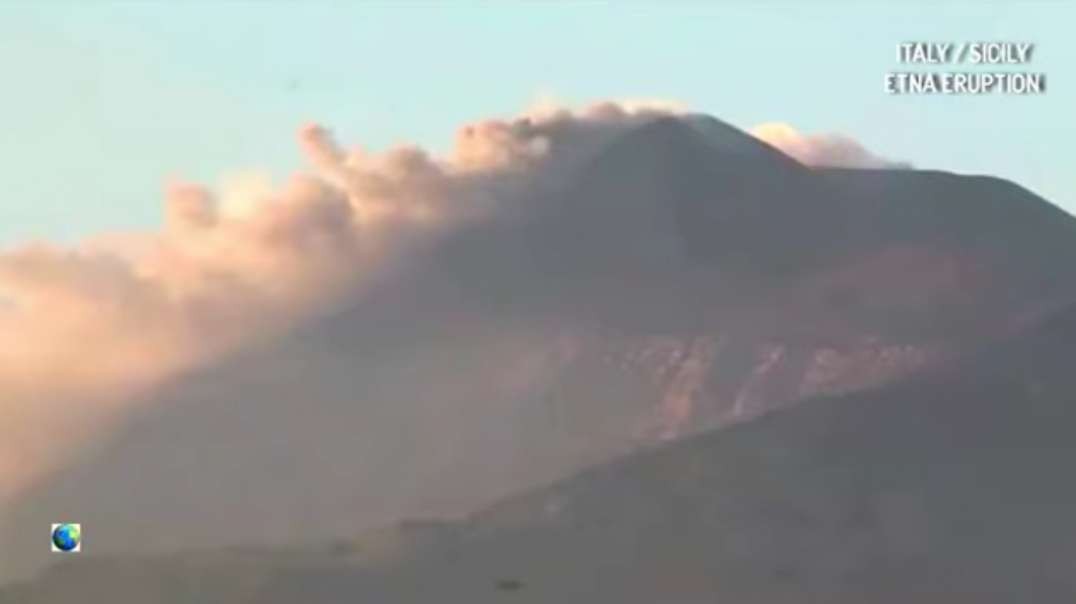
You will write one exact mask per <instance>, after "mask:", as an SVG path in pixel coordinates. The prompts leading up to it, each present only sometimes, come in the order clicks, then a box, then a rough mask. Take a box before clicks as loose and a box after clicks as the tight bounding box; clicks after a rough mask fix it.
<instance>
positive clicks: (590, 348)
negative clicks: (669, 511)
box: [0, 117, 1076, 582]
mask: <svg viewBox="0 0 1076 604" xmlns="http://www.w3.org/2000/svg"><path fill="white" fill-rule="evenodd" d="M550 149H551V151H550V152H551V153H552V154H553V155H556V154H557V153H558V150H557V149H558V148H557V145H556V141H554V142H553V144H552V145H551V147H550ZM573 165H574V164H573ZM577 168H578V169H577V170H576V171H574V172H573V176H572V177H571V178H570V179H568V182H566V183H564V186H563V188H558V189H557V190H555V191H551V190H545V189H540V188H537V189H535V190H528V192H527V197H526V199H523V200H514V199H508V200H504V201H505V203H504V205H505V206H506V207H508V208H509V210H506V211H504V212H503V213H500V214H496V215H495V216H493V217H491V218H490V219H489V220H485V221H482V222H479V223H476V224H471V225H469V226H468V227H467V228H466V229H463V230H461V231H459V232H456V231H453V233H452V234H451V235H450V236H447V237H446V239H445V240H441V241H439V242H438V243H437V245H436V246H435V248H434V249H433V250H432V252H431V253H429V254H428V255H426V256H423V257H422V258H417V259H415V261H414V263H413V264H412V265H409V266H408V267H407V270H406V271H401V273H400V274H395V273H394V276H393V278H394V279H395V281H394V282H393V283H391V284H390V286H387V287H379V288H377V289H376V290H375V291H373V292H372V293H370V294H369V296H368V297H366V298H364V299H362V300H359V301H356V302H355V303H354V305H353V306H351V307H349V308H345V309H344V310H342V311H341V312H340V313H338V314H335V315H332V316H329V317H327V318H321V319H319V320H317V321H315V322H313V323H309V324H303V325H300V326H299V327H298V328H297V329H296V330H295V331H294V332H292V333H289V334H287V335H286V336H284V337H282V338H279V339H274V340H272V341H269V342H267V343H264V345H262V346H260V347H258V348H255V349H248V350H245V351H242V352H241V353H240V354H238V355H237V356H235V357H232V358H229V359H226V360H225V361H223V362H220V363H216V364H214V365H212V366H209V367H205V368H202V369H199V370H198V371H196V372H194V373H192V374H190V375H184V376H180V377H177V378H176V379H175V380H174V381H172V382H170V383H168V384H163V385H161V386H160V387H159V388H157V389H155V390H153V391H152V392H148V393H146V394H145V399H146V400H145V401H144V402H143V404H142V405H140V406H138V409H139V411H138V412H135V413H131V414H130V415H128V416H126V417H125V418H124V422H123V423H122V424H121V425H118V426H117V428H116V431H115V432H114V433H113V434H111V435H110V438H109V439H108V440H107V441H106V442H102V443H100V444H99V446H98V447H97V448H95V449H93V450H90V451H86V452H85V453H84V455H82V456H81V457H80V458H77V459H74V460H72V463H71V465H70V466H69V467H66V468H63V469H61V470H60V471H58V472H57V473H56V474H54V475H52V476H49V477H47V478H46V479H45V480H43V481H42V482H41V483H40V484H38V485H36V486H35V487H34V488H33V489H31V490H29V491H27V492H26V493H24V494H22V496H21V498H20V500H19V501H16V502H14V503H13V504H12V505H11V506H10V508H9V509H7V508H5V509H0V582H3V581H6V580H9V579H10V578H14V577H27V576H29V575H31V574H32V573H33V572H35V571H37V570H39V569H41V568H42V567H44V566H45V565H46V564H48V563H49V562H51V558H50V557H49V552H48V551H47V550H46V549H45V548H43V547H42V541H41V535H42V534H43V531H44V529H43V528H42V527H47V526H48V525H49V523H51V522H55V521H56V520H57V519H58V518H64V519H71V520H76V521H79V522H81V523H83V524H84V525H85V529H86V535H87V550H88V551H89V550H91V549H92V551H93V552H95V553H108V554H118V555H128V554H145V553H161V552H170V551H179V550H189V549H203V548H216V547H221V546H231V545H263V546H282V547H289V546H291V545H293V544H295V543H309V542H315V543H316V542H323V541H326V540H330V539H333V538H335V537H337V536H339V535H348V536H350V535H354V534H357V533H359V532H361V531H363V530H365V529H367V528H369V527H371V526H382V525H385V524H391V523H392V522H395V521H397V520H399V519H400V518H403V517H412V516H457V515H462V514H467V513H470V512H472V511H474V510H475V509H479V508H481V507H484V506H485V505H488V504H489V503H491V502H493V501H496V500H499V499H500V498H502V497H504V496H506V495H509V494H511V493H515V492H519V491H521V490H524V489H528V488H531V487H533V486H535V485H538V484H548V483H550V482H551V481H553V480H555V479H558V478H562V477H565V476H570V475H572V474H574V473H576V472H578V471H580V470H582V469H583V468H586V467H589V466H592V465H595V464H599V463H603V462H605V461H609V460H611V459H614V458H616V457H618V456H620V455H623V454H625V453H628V452H632V451H636V450H639V449H640V448H646V447H651V446H654V445H656V444H658V443H660V442H664V441H667V440H671V439H676V438H680V437H683V436H685V435H690V434H694V433H697V432H700V431H704V430H707V429H710V428H713V427H715V426H722V425H727V424H728V423H730V422H736V421H743V420H746V419H749V418H752V417H756V416H758V415H760V414H762V413H765V412H768V411H770V410H773V409H776V408H780V407H784V406H787V405H790V404H792V403H795V402H797V401H800V400H803V399H806V398H811V397H815V396H818V395H828V394H836V393H847V392H853V391H858V390H862V389H865V388H873V387H877V386H879V385H881V384H884V383H887V382H889V381H891V380H894V379H900V378H901V377H903V376H906V375H908V374H910V373H913V372H915V371H918V370H920V369H922V368H923V367H928V366H931V365H933V364H935V363H937V362H939V361H941V360H944V359H946V358H950V357H952V356H957V355H960V354H963V353H964V352H966V351H967V350H969V349H974V348H975V347H976V346H978V345H979V344H980V343H981V342H982V341H984V340H987V339H989V338H991V337H996V336H997V335H998V334H1002V333H1010V332H1012V331H1014V330H1017V329H1019V328H1020V326H1021V325H1022V324H1023V322H1025V321H1026V320H1027V318H1028V317H1033V316H1035V315H1036V314H1037V313H1039V312H1041V310H1042V309H1043V308H1050V307H1052V306H1053V305H1055V304H1057V303H1059V302H1064V301H1067V300H1076V296H1074V294H1076V220H1074V219H1073V218H1072V217H1071V216H1068V215H1067V214H1065V213H1063V212H1061V211H1060V210H1058V209H1057V208H1055V207H1053V206H1051V205H1050V204H1049V203H1048V202H1046V201H1045V200H1043V199H1041V198H1039V197H1037V196H1035V195H1034V194H1032V193H1030V192H1029V191H1026V190H1024V189H1021V188H1020V187H1018V186H1016V185H1013V184H1011V183H1008V182H1006V181H1002V180H999V179H994V178H979V177H964V176H957V175H953V174H943V173H937V172H926V171H909V170H896V171H891V170H869V171H847V170H819V169H811V168H808V167H807V166H803V165H801V164H799V163H797V162H796V161H794V160H793V159H791V158H789V157H787V156H785V155H783V154H781V153H780V152H779V151H778V150H776V149H774V148H772V147H769V146H767V145H765V144H764V143H762V142H760V141H759V140H757V139H755V138H753V137H751V136H749V135H747V134H745V133H743V132H740V131H738V130H737V129H735V128H733V127H731V126H728V125H725V124H722V123H720V122H718V121H717V120H713V119H712V118H702V117H694V118H690V119H686V120H684V119H674V118H667V119H660V120H655V121H653V122H649V123H646V124H642V125H639V126H637V127H633V128H631V129H630V130H628V131H626V132H624V133H623V134H622V135H621V136H619V137H618V138H616V139H615V140H611V141H610V142H609V143H608V144H607V145H606V146H605V147H603V148H601V149H600V150H598V151H596V152H595V154H594V155H593V156H587V157H586V158H585V159H583V160H580V162H579V165H578V166H577ZM72 404H73V405H74V404H77V401H75V402H73V403H72ZM965 421H966V422H969V423H970V424H974V422H976V421H977V412H976V411H975V410H970V411H969V416H968V417H967V418H965ZM910 446H914V445H910ZM700 505H701V504H700Z"/></svg>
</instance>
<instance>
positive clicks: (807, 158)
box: [750, 122, 911, 168]
mask: <svg viewBox="0 0 1076 604" xmlns="http://www.w3.org/2000/svg"><path fill="white" fill-rule="evenodd" d="M750 132H751V134H752V135H754V136H755V137H756V138H758V139H759V140H762V141H764V142H766V143H769V144H770V145H773V146H774V147H777V148H778V149H780V150H781V151H782V152H784V153H785V154H786V155H789V156H791V157H793V158H794V159H796V160H797V161H799V162H800V163H803V164H806V165H808V166H815V167H834V168H909V167H911V166H910V165H908V164H907V163H903V162H894V161H890V160H888V159H885V158H883V157H878V156H877V155H874V154H873V153H871V152H870V151H868V150H867V149H865V148H864V147H863V145H860V144H859V143H858V142H856V141H854V140H852V139H851V138H848V137H847V136H844V135H841V134H802V133H800V132H799V131H798V130H796V129H795V128H793V127H792V126H790V125H788V124H785V123H781V122H769V123H766V124H761V125H759V126H755V127H754V128H752V129H751V131H750Z"/></svg>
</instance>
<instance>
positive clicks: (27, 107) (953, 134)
mask: <svg viewBox="0 0 1076 604" xmlns="http://www.w3.org/2000/svg"><path fill="white" fill-rule="evenodd" d="M864 4H865V5H864ZM939 5H940V6H939ZM1073 23H1076V3H1074V2H1065V1H1058V2H1046V3H1037V4H1033V3H1028V2H1016V1H1013V2H975V3H963V4H958V3H953V2H949V3H943V2H931V3H925V2H924V3H919V4H914V3H913V4H911V5H910V6H909V3H908V2H907V1H894V2H891V3H883V2H873V3H856V2H851V1H850V0H849V1H843V2H840V1H835V2H830V3H825V4H823V3H813V2H808V1H793V0H785V1H777V0H774V1H770V2H752V3H747V2H744V3H742V5H736V4H733V3H718V2H713V3H703V2H679V3H676V2H669V3H661V2H658V1H657V0H655V1H654V2H651V3H647V2H639V1H635V2H623V3H617V4H613V3H609V4H572V3H568V2H558V3H552V2H551V3H527V4H512V3H497V4H492V3H491V4H479V3H467V2H463V1H462V0H455V1H448V2H443V3H439V4H434V3H419V2H410V3H407V2H399V3H395V4H388V3H386V4H375V3H372V2H360V1H358V0H355V1H352V2H346V1H343V0H341V1H338V2H332V3H328V2H326V3H310V2H307V3H303V4H299V3H298V2H294V3H293V2H283V1H281V2H268V1H266V2H237V1H224V0H221V1H218V2H200V3H194V2H184V3H168V2H164V1H163V0H161V1H159V2H150V1H145V2H126V3H118V2H117V3H110V2H105V1H103V0H81V1H79V2H70V3H62V2H59V1H50V2H29V1H27V2H25V3H19V2H15V1H12V0H7V1H5V2H2V3H0V72H2V73H3V85H2V86H0V161H2V165H3V169H0V190H2V191H3V194H2V197H0V244H10V243H15V242H19V241H24V240H26V239H28V238H45V239H52V240H65V241H71V240H73V239H76V238H78V237H82V236H84V235H88V234H92V233H96V232H99V231H102V230H109V229H125V228H131V227H138V226H144V225H150V224H156V223H157V222H158V221H159V219H160V214H161V203H160V199H161V189H162V186H163V184H164V183H165V182H166V181H167V179H169V178H170V177H181V178H184V179H193V180H197V181H201V182H206V183H209V184H215V183H217V182H219V180H220V179H221V178H222V177H224V176H227V175H228V174H234V173H235V172H236V171H242V170H244V169H268V170H270V171H271V172H272V173H274V174H277V175H285V174H287V173H288V172H289V171H291V170H292V169H294V168H296V167H298V166H299V154H298V151H297V149H296V145H295V141H294V139H295V132H296V130H297V128H298V127H299V126H300V125H301V124H303V123H305V122H308V121H312V120H313V121H317V122H320V123H323V124H325V125H327V126H329V127H331V128H332V129H333V130H334V131H335V132H336V133H337V136H338V138H339V139H340V140H341V141H343V142H344V143H345V144H347V145H352V144H361V145H364V146H368V147H373V148H381V147H384V146H386V145H389V144H391V143H393V142H402V141H414V142H419V143H422V144H424V145H427V146H430V147H433V148H444V147H446V146H447V145H448V144H450V142H451V140H452V135H453V132H454V130H455V129H456V127H457V126H458V125H460V124H461V123H463V122H466V121H471V120H475V119H480V118H484V117H487V116H491V115H502V116H503V115H510V114H512V113H514V112H517V111H519V110H522V109H524V108H525V107H526V106H528V105H530V104H531V103H533V102H534V101H535V100H536V99H538V98H540V97H553V98H555V99H558V100H563V101H565V102H573V103H574V102H583V101H592V100H598V99H606V98H669V99H675V100H680V101H683V102H684V103H686V104H687V105H688V106H690V107H691V108H693V109H696V110H699V111H703V112H707V113H711V114H713V115H715V116H717V117H720V118H722V119H724V120H726V121H729V122H731V123H733V124H735V125H737V126H741V127H750V126H752V125H755V124H758V123H761V122H767V121H775V120H776V121H785V122H789V123H791V124H792V125H794V126H796V127H797V128H799V129H801V130H804V131H808V132H818V131H838V132H842V133H845V134H848V135H851V136H853V137H855V138H857V139H859V140H860V141H861V142H863V143H864V144H865V145H866V146H867V147H869V148H871V149H872V150H874V151H876V152H878V153H880V154H882V155H886V156H889V157H892V158H897V159H906V160H909V161H911V162H913V163H914V164H916V165H917V166H919V167H932V168H941V169H951V170H955V171H960V172H972V173H991V174H997V175H1001V176H1005V177H1008V178H1012V179H1014V180H1016V181H1018V182H1020V183H1022V184H1024V185H1026V186H1028V187H1030V188H1031V189H1032V190H1034V191H1036V192H1038V193H1040V194H1042V195H1044V196H1046V197H1047V198H1049V199H1051V200H1052V201H1054V202H1056V203H1059V204H1061V205H1062V206H1064V207H1066V208H1067V209H1069V210H1070V211H1073V210H1076V166H1074V165H1073V162H1072V158H1073V156H1072V153H1071V151H1070V147H1069V145H1070V144H1071V143H1070V141H1073V140H1076V119H1074V115H1073V108H1074V107H1076V91H1074V86H1073V81H1072V79H1071V77H1072V76H1073V74H1074V73H1076V69H1074V68H1076V39H1074V38H1073V37H1072V35H1071V29H1072V25H1073ZM918 39H924V40H932V41H935V40H936V41H979V40H995V39H1005V40H1013V41H1029V42H1034V43H1036V44H1037V49H1036V55H1035V60H1034V63H1033V65H1032V66H1031V67H1030V69H1031V70H1034V71H1043V72H1046V73H1047V74H1048V77H1049V80H1048V81H1049V90H1048V92H1047V94H1045V95H1043V96H1037V97H1023V98H1021V97H1012V96H991V97H977V98H972V97H907V96H903V97H889V96H886V95H885V94H884V93H883V88H882V82H883V75H884V73H885V72H886V71H888V70H896V69H899V66H898V65H897V64H896V60H895V45H896V44H897V43H898V42H902V41H906V40H918Z"/></svg>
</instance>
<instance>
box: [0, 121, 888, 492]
mask: <svg viewBox="0 0 1076 604" xmlns="http://www.w3.org/2000/svg"><path fill="white" fill-rule="evenodd" d="M677 111H679V109H678V108H676V107H675V106H667V105H660V104H654V103H635V104H633V103H601V104H597V105H594V106H591V107H589V108H586V109H583V110H579V111H571V110H567V109H563V108H558V107H553V106H549V105H544V106H540V107H537V108H535V109H534V110H532V111H530V112H528V113H526V114H524V115H522V116H520V117H517V118H513V119H506V120H501V119H494V120H488V121H483V122H479V123H475V124H471V125H468V126H465V127H463V128H462V129H461V130H460V131H459V133H458V136H457V140H456V143H455V147H454V149H453V151H452V152H451V153H449V154H448V155H447V156H446V157H434V156H431V155H430V154H428V153H427V152H425V151H423V150H422V149H419V148H416V147H411V146H402V147H397V148H394V149H391V150H388V151H386V152H383V153H369V152H366V151H363V150H361V149H353V150H348V149H344V148H341V147H340V146H338V145H337V143H336V142H335V141H334V140H333V138H332V136H331V134H330V133H329V132H328V131H327V130H326V129H324V128H322V127H320V126H317V125H309V126H306V127H304V128H302V129H301V130H300V132H299V142H300V145H301V147H302V149H303V150H304V152H305V155H306V157H307V160H308V162H309V164H310V169H308V170H307V171H304V172H301V173H298V174H296V175H294V176H292V177H291V178H290V179H289V180H287V182H285V183H283V184H282V185H280V186H274V185H273V183H272V182H271V181H270V179H269V178H268V177H267V176H261V175H257V174H255V175H251V174H245V175H241V176H239V177H236V178H234V179H233V180H231V181H228V182H227V183H226V184H225V185H224V186H223V187H221V188H220V189H219V190H218V191H213V190H210V189H207V188H205V187H203V186H200V185H196V184H190V183H172V184H170V185H169V186H168V188H167V192H166V195H165V200H164V217H165V218H164V223H163V225H162V226H161V228H159V229H157V230H149V231H145V232H136V233H113V234H105V235H102V236H98V237H94V238H91V239H89V240H87V241H86V242H84V243H82V244H80V245H78V246H75V247H60V246H56V245H50V244H44V243H39V244H32V245H25V246H22V247H18V248H16V249H12V250H9V251H6V252H4V253H2V254H0V334H2V336H0V337H3V338H4V342H3V345H2V346H0V392H2V393H3V396H2V397H0V418H3V421H2V422H0V500H4V499H6V498H7V497H9V496H11V495H12V494H13V493H14V492H16V491H17V490H18V489H20V488H22V487H25V486H27V484H28V483H29V482H31V481H33V480H34V479H36V478H40V477H41V476H42V474H43V473H44V472H46V471H48V470H49V469H52V468H54V467H56V465H57V464H59V463H63V462H64V461H65V459H66V457H67V456H69V455H71V454H72V453H73V452H74V451H77V450H78V446H79V445H83V444H86V443H88V442H90V441H92V439H93V437H94V436H95V435H96V434H98V433H100V432H101V430H102V429H103V428H104V427H106V426H108V424H109V421H110V420H113V419H116V418H118V417H120V415H121V414H120V413H119V412H120V411H123V410H125V409H126V408H127V407H128V406H129V405H130V402H129V401H132V400H137V395H138V393H139V392H141V391H144V390H145V389H147V388H149V387H151V386H153V385H155V384H157V383H159V382H160V381H162V380H164V379H167V378H169V377H171V376H173V375H175V374H177V373H179V372H183V371H186V370H189V369H191V368H193V367H195V366H197V365H199V364H204V363H208V362H211V361H213V360H214V359H217V358H219V357H220V356H221V355H224V354H227V353H228V352H229V351H232V350H235V349H236V348H237V347H240V346H243V345H244V344H246V343H248V342H250V341H251V340H252V339H255V338H268V337H271V336H272V335H273V334H274V333H277V332H279V331H280V330H284V329H287V328H289V327H290V326H292V325H294V324H296V322H299V321H302V320H304V319H305V318H310V317H311V316H313V315H317V314H319V313H324V312H327V311H329V310H331V309H332V308H333V307H334V306H335V305H337V304H341V303H345V302H349V301H354V300H355V299H356V297H358V296H362V295H363V294H364V292H366V291H368V290H369V288H370V287H371V286H372V284H374V283H376V282H377V281H378V279H380V278H383V277H385V276H387V275H391V274H392V272H393V271H394V269H395V267H397V266H399V264H400V263H406V262H407V259H408V258H409V257H410V256H411V255H412V254H415V253H418V252H419V251H420V250H421V249H422V248H423V246H425V245H428V244H429V243H431V242H432V241H434V240H436V238H437V237H438V236H440V235H441V234H443V233H445V232H447V231H451V230H452V229H454V228H455V227H457V226H458V225H461V224H466V223H469V222H472V221H475V220H481V219H482V218H483V217H484V216H488V215H489V214H490V213H491V212H495V211H497V210H498V208H500V207H503V206H504V205H505V204H511V203H513V200H515V199H516V198H518V197H520V195H521V193H522V192H524V191H526V192H533V191H534V190H541V188H542V187H546V186H549V187H555V186H557V185H559V184H562V183H564V182H565V181H566V179H568V178H570V175H571V174H572V173H573V170H574V169H575V168H576V167H578V166H579V165H580V163H581V162H582V161H584V160H585V159H586V158H587V157H589V156H590V155H591V154H592V153H594V152H596V151H597V149H599V148H600V147H601V146H602V145H603V144H605V143H606V142H607V141H609V140H610V139H611V138H612V137H614V136H615V135H616V134H618V133H620V132H622V131H624V130H625V129H626V128H629V127H631V126H632V125H634V124H638V123H640V122H641V121H644V120H647V119H652V118H653V117H655V116H657V115H662V114H668V113H672V112H677ZM756 135H757V136H759V137H760V138H763V139H764V140H767V141H769V142H771V143H773V144H775V145H776V146H778V147H779V148H781V149H782V150H784V151H786V152H788V153H790V154H791V155H793V156H794V157H796V158H798V159H800V160H802V161H804V162H806V163H808V164H811V165H818V164H836V165H888V164H887V163H886V162H884V161H883V160H879V159H877V158H875V157H874V156H872V155H870V154H869V153H867V152H866V151H864V150H863V149H862V147H860V146H858V145H857V144H855V143H854V142H852V141H849V140H847V139H843V138H826V137H803V136H801V135H799V134H796V133H795V132H794V131H792V130H791V129H789V128H787V127H778V126H773V125H769V126H764V127H762V128H761V129H759V130H757V131H756ZM57 433H62V434H64V435H65V437H64V438H51V437H45V436H44V435H46V434H57Z"/></svg>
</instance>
